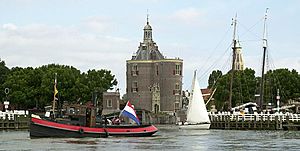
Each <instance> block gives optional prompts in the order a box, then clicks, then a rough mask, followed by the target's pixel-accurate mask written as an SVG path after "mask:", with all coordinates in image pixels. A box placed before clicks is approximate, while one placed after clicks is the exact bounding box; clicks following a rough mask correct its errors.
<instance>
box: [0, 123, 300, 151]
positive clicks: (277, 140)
mask: <svg viewBox="0 0 300 151" xmlns="http://www.w3.org/2000/svg"><path fill="white" fill-rule="evenodd" d="M159 130H160V131H159V132H158V133H156V134H155V135H154V136H153V137H108V138H42V139H30V138H29V132H28V130H23V131H11V130H10V131H0V151H4V150H5V151H7V150H24V151H27V150H28V151H30V150H72V151H74V150H78V151H79V150H80V151H81V150H91V151H94V150H95V151H96V150H110V151H113V150H122V151H125V150H139V151H140V150H180V151H185V150H187V151H191V150H200V151H201V150H204V151H206V150H210V151H211V150H281V151H282V150H300V131H237V130H189V131H187V130H180V129H178V128H177V127H175V126H159Z"/></svg>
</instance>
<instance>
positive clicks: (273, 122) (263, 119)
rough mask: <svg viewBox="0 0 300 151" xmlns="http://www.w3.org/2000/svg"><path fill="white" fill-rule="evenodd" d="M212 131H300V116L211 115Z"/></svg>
mask: <svg viewBox="0 0 300 151" xmlns="http://www.w3.org/2000/svg"><path fill="white" fill-rule="evenodd" d="M209 117H210V121H211V125H210V129H224V130H300V114H289V113H288V114H280V113H278V114H244V115H234V114H230V113H227V114H226V113H225V114H224V113H219V114H210V115H209Z"/></svg>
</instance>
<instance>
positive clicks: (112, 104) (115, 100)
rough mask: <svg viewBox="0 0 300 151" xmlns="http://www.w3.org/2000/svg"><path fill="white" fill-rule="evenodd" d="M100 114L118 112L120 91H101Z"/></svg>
mask: <svg viewBox="0 0 300 151" xmlns="http://www.w3.org/2000/svg"><path fill="white" fill-rule="evenodd" d="M102 105H103V110H102V114H103V115H106V114H111V113H115V112H120V92H119V91H116V92H103V103H102Z"/></svg>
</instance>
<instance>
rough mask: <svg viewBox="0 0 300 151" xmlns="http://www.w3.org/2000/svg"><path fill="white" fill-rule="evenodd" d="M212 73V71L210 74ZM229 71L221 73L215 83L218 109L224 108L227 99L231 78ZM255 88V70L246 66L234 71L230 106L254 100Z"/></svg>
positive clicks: (215, 97) (225, 107)
mask: <svg viewBox="0 0 300 151" xmlns="http://www.w3.org/2000/svg"><path fill="white" fill-rule="evenodd" d="M211 75H213V73H212V74H211ZM215 75H216V74H215ZM230 77H231V71H229V72H228V73H227V74H225V75H222V76H221V77H220V78H219V80H217V83H216V88H217V90H216V92H215V94H214V99H215V105H216V108H217V109H219V110H226V109H227V106H228V99H229V93H230V91H229V86H230V80H231V78H230ZM255 90H256V78H255V71H254V70H252V69H249V68H246V69H245V70H243V71H235V74H234V78H233V86H232V104H231V105H232V106H233V107H234V106H237V105H240V104H243V103H247V102H250V101H254V95H255Z"/></svg>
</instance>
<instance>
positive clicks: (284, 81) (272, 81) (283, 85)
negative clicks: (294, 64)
mask: <svg viewBox="0 0 300 151" xmlns="http://www.w3.org/2000/svg"><path fill="white" fill-rule="evenodd" d="M299 85H300V76H299V74H298V72H297V71H296V70H294V69H293V70H292V71H289V70H288V69H276V70H270V71H268V72H267V74H266V87H265V88H264V89H265V96H264V100H266V101H267V102H269V103H276V96H277V89H278V90H279V91H280V96H281V102H283V103H287V101H288V100H289V99H293V100H294V99H299V97H300V87H299Z"/></svg>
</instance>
